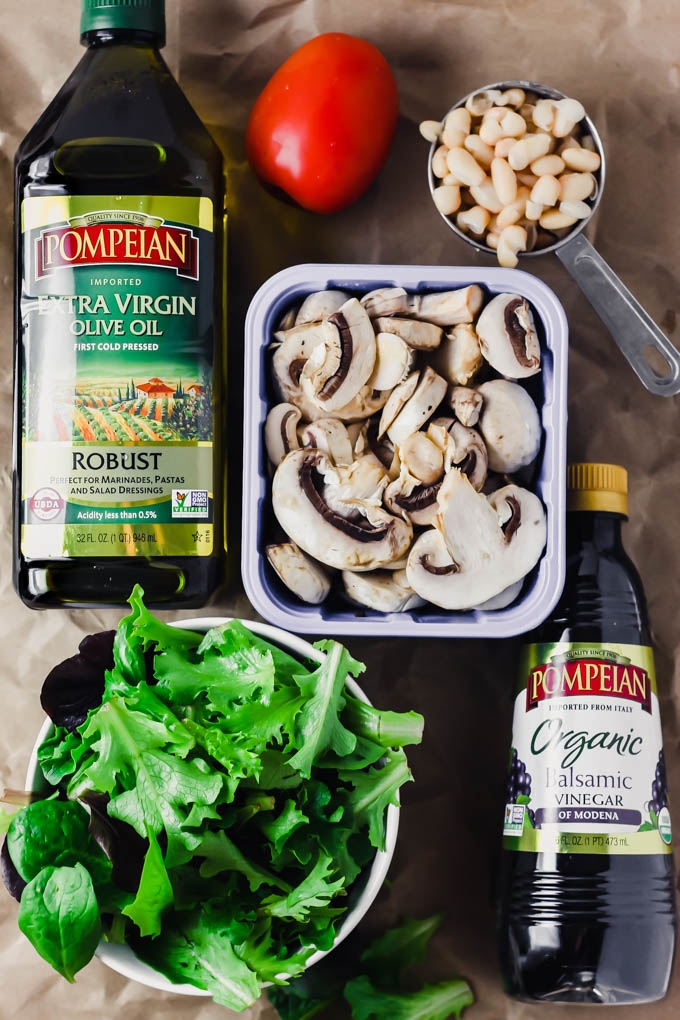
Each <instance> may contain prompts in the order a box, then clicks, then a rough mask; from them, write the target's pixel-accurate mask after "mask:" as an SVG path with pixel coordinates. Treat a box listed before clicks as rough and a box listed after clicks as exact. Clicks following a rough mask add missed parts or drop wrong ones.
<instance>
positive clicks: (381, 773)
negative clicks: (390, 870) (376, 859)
mask: <svg viewBox="0 0 680 1020" xmlns="http://www.w3.org/2000/svg"><path fill="white" fill-rule="evenodd" d="M339 775H340V779H341V780H343V781H344V782H346V783H348V784H349V785H350V786H352V787H353V790H352V792H351V793H348V795H347V796H348V802H349V806H350V808H351V810H352V813H353V817H354V827H355V830H358V829H360V828H361V827H362V826H363V825H368V831H369V838H370V840H371V843H372V845H373V846H374V847H377V849H378V850H384V849H385V811H386V810H387V806H388V805H389V804H398V803H399V798H398V793H399V789H400V787H401V786H403V784H404V783H408V782H409V781H411V780H412V779H413V777H412V775H411V772H410V770H409V767H408V763H407V761H406V755H405V754H404V752H403V751H402V750H401V749H397V750H395V751H388V752H387V753H386V755H385V764H384V765H382V766H381V767H379V768H372V769H369V771H368V772H340V773H339Z"/></svg>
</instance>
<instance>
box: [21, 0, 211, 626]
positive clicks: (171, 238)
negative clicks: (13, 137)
mask: <svg viewBox="0 0 680 1020" xmlns="http://www.w3.org/2000/svg"><path fill="white" fill-rule="evenodd" d="M81 28H82V42H83V44H84V45H85V47H86V52H85V55H84V56H83V58H82V60H81V61H80V63H79V64H78V66H77V67H76V69H75V71H74V72H73V74H72V75H71V77H70V78H69V79H68V81H67V82H66V84H65V85H64V86H63V88H62V89H61V91H60V92H59V93H58V95H57V96H56V98H55V99H54V100H53V101H52V103H51V104H50V105H49V106H48V108H47V109H46V111H45V112H44V114H43V115H42V116H41V117H40V119H39V120H38V122H37V124H36V125H35V126H34V127H33V129H32V130H31V131H30V132H29V134H28V136H27V137H26V138H25V140H24V142H23V143H22V145H21V147H20V149H19V151H18V153H17V158H16V251H17V269H16V366H15V369H16V375H15V379H16V382H15V389H16V400H15V404H16V418H15V464H16V470H15V482H14V488H15V499H14V509H15V515H14V519H15V571H14V580H15V587H16V588H17V591H18V593H19V595H20V596H21V598H22V599H23V600H24V602H26V603H27V604H28V605H30V606H33V607H37V608H40V607H45V606H85V605H116V604H119V603H122V602H124V601H125V600H126V599H127V597H128V595H129V594H130V591H131V590H132V587H133V585H134V584H135V583H137V582H138V583H140V584H141V585H142V587H143V588H144V590H145V592H146V598H147V602H148V603H149V604H152V605H154V604H155V605H160V606H164V607H166V608H169V607H171V606H178V607H179V606H181V607H188V606H192V605H201V604H203V603H204V602H205V601H206V600H207V598H208V596H209V595H210V593H211V592H212V591H213V590H214V588H215V587H216V585H217V583H218V582H219V580H220V575H221V570H222V560H223V556H224V523H223V519H224V507H223V480H222V474H223V467H222V454H221V432H222V427H221V421H220V414H221V408H220V401H221V389H222V371H223V369H222V355H223V352H222V346H223V301H224V293H223V266H224V259H223V248H224V202H225V185H224V172H223V162H222V157H221V153H220V151H219V149H218V147H217V145H216V144H215V142H214V141H213V140H212V138H211V137H210V135H209V134H208V132H207V130H206V129H205V128H204V127H203V125H202V124H201V122H200V121H199V119H198V117H197V116H196V114H195V113H194V111H193V110H192V108H191V106H190V105H189V103H188V101H187V99H186V97H185V96H184V94H183V93H182V91H181V90H180V88H179V86H178V84H177V83H176V81H175V80H174V79H173V77H172V75H171V73H170V71H169V69H168V67H167V65H166V64H165V62H164V61H163V58H162V57H161V55H160V53H159V49H160V48H161V47H162V45H163V44H164V41H165V40H164V37H165V11H164V0H83V8H82V25H81Z"/></svg>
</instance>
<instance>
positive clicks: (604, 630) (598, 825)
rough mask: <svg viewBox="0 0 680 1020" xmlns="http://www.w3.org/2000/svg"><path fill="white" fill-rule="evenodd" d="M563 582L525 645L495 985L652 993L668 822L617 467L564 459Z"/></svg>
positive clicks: (664, 905)
mask: <svg viewBox="0 0 680 1020" xmlns="http://www.w3.org/2000/svg"><path fill="white" fill-rule="evenodd" d="M568 490H569V491H568V502H567V508H568V510H569V513H568V514H567V520H568V523H567V576H566V583H565V588H564V592H563V594H562V598H561V600H560V602H559V604H558V606H557V608H556V609H555V610H554V611H553V613H552V615H551V616H550V618H549V619H548V620H547V621H546V622H545V623H543V624H542V625H541V626H540V627H539V628H538V630H537V631H536V632H535V633H534V634H533V635H532V636H531V637H530V638H529V640H528V643H527V644H526V646H525V647H524V650H523V654H522V659H521V665H520V671H519V681H518V688H517V700H516V702H515V715H514V722H513V739H512V750H511V758H510V775H509V780H508V792H507V798H506V799H507V804H506V808H505V825H504V829H503V848H504V849H503V873H502V881H501V903H500V954H501V968H502V972H503V979H504V984H505V988H506V991H507V992H508V993H509V994H510V995H513V996H516V997H518V998H520V999H524V1000H528V1001H539V1002H546V1003H551V1002H554V1003H586V1004H598V1003H599V1004H603V1005H615V1004H624V1003H627V1004H635V1003H644V1002H651V1001H653V1000H655V999H660V998H661V997H662V996H663V995H664V994H665V993H666V989H667V987H668V981H669V978H670V972H671V965H672V962H673V954H674V948H675V896H674V880H673V854H672V852H671V816H670V813H669V809H668V794H667V788H666V765H665V761H664V754H663V747H662V742H661V724H660V720H659V698H658V694H657V689H656V680H655V676H654V658H653V653H652V649H651V647H650V633H649V623H648V620H647V608H646V605H645V597H644V593H643V590H642V584H641V582H640V578H639V576H638V573H637V571H636V570H635V567H634V566H633V564H632V563H631V561H630V559H629V558H628V556H627V555H626V553H625V550H624V548H623V545H622V543H621V523H622V521H623V520H625V519H626V516H627V512H628V511H627V476H626V472H625V470H624V469H623V468H621V467H618V466H617V465H612V464H571V465H570V466H569V475H568Z"/></svg>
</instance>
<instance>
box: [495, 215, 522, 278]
mask: <svg viewBox="0 0 680 1020" xmlns="http://www.w3.org/2000/svg"><path fill="white" fill-rule="evenodd" d="M526 247H527V232H526V230H525V229H524V227H519V226H517V225H515V226H512V227H506V228H505V230H503V231H502V232H501V234H500V236H499V238H498V261H499V263H500V264H501V265H502V266H505V267H506V268H507V269H514V268H515V266H516V265H517V263H518V261H519V259H518V258H517V253H518V252H520V251H526Z"/></svg>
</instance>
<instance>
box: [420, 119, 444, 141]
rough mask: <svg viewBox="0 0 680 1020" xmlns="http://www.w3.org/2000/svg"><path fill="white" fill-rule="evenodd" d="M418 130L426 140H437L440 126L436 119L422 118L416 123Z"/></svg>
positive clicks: (440, 131) (440, 130) (440, 129)
mask: <svg viewBox="0 0 680 1020" xmlns="http://www.w3.org/2000/svg"><path fill="white" fill-rule="evenodd" d="M418 130H419V131H420V133H421V135H422V136H423V138H424V139H425V141H426V142H438V141H439V137H440V135H441V133H442V126H441V124H440V123H439V121H438V120H423V121H421V122H420V124H419V125H418Z"/></svg>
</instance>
